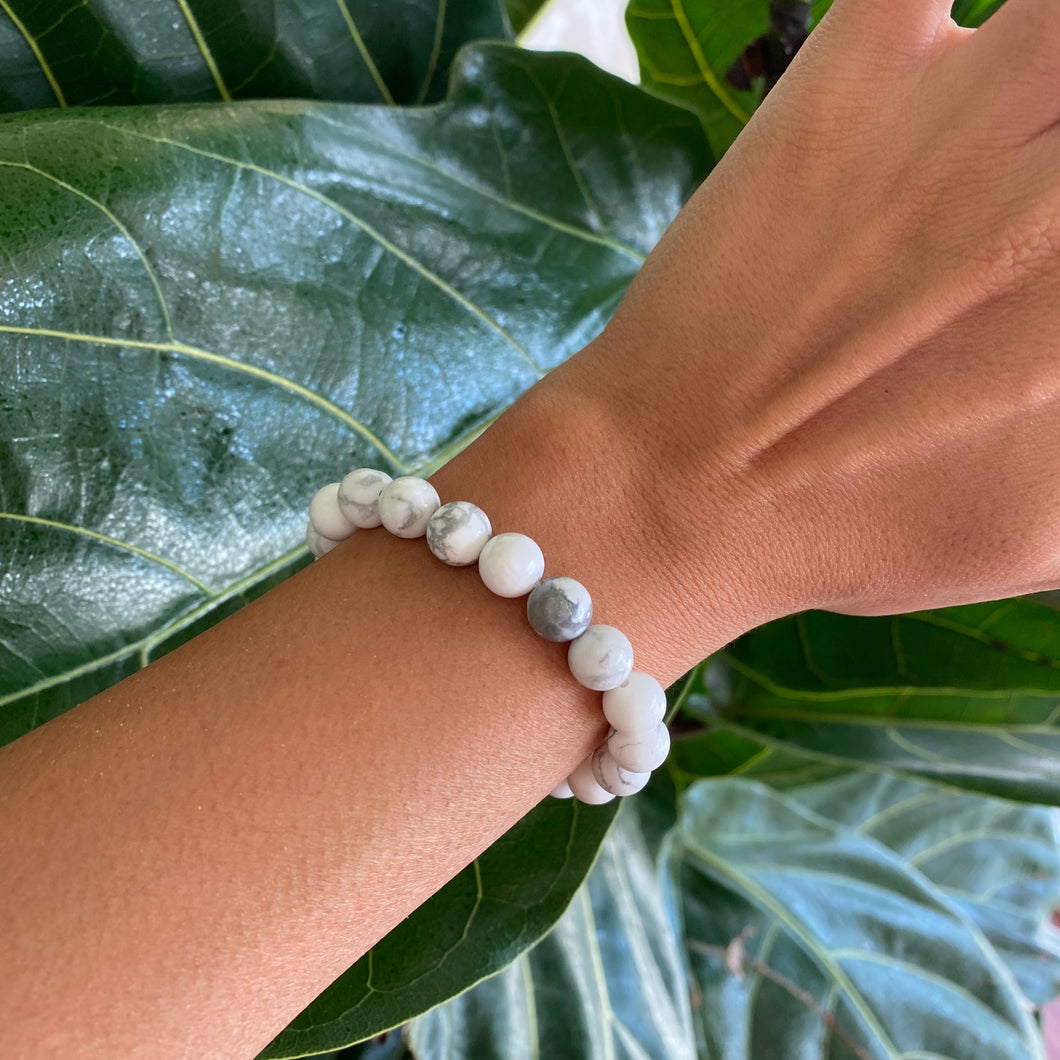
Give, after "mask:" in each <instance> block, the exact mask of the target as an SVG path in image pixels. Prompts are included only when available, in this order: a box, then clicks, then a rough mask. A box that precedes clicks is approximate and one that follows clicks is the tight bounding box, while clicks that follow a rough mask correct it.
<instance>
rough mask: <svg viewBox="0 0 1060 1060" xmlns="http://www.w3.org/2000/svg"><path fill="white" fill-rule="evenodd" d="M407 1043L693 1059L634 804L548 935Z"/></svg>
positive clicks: (676, 946)
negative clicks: (582, 885)
mask: <svg viewBox="0 0 1060 1060" xmlns="http://www.w3.org/2000/svg"><path fill="white" fill-rule="evenodd" d="M407 1038H408V1042H409V1045H410V1047H411V1050H412V1053H413V1055H415V1056H416V1057H417V1060H524V1058H525V1060H535V1058H537V1057H562V1058H563V1060H613V1058H615V1057H638V1058H641V1060H649V1058H650V1060H694V1058H695V1056H696V1051H695V1039H694V1035H693V1032H692V1020H691V1011H690V1003H689V997H688V992H687V987H686V982H685V972H684V967H683V960H682V954H681V947H680V942H679V939H678V937H677V933H676V930H675V925H674V923H673V922H672V920H671V919H670V917H669V914H668V911H667V908H666V905H665V902H664V899H663V894H662V891H661V889H660V887H659V881H658V877H657V873H656V869H655V862H654V859H653V858H652V857H651V856H650V854H649V852H648V849H647V846H646V844H645V841H644V838H643V836H642V834H641V830H640V826H639V823H638V814H637V807H636V806H635V804H634V802H626V803H625V804H624V805H623V807H622V812H621V813H620V814H619V815H618V819H617V821H616V824H615V827H614V829H612V831H611V832H610V834H609V835H608V837H607V839H606V840H605V841H604V845H603V846H602V847H601V849H600V857H599V860H598V861H597V863H596V866H595V867H594V869H593V871H592V872H591V873H590V875H589V878H588V880H587V881H586V884H585V886H584V887H582V889H581V890H580V891H579V892H578V894H577V896H576V897H575V899H574V901H573V902H572V904H571V906H570V908H569V909H568V910H567V912H566V913H565V914H564V915H563V918H562V919H561V920H560V921H559V923H558V924H557V925H556V926H555V927H554V928H553V929H552V931H551V932H550V933H549V934H548V935H547V936H546V937H545V938H544V939H543V940H542V941H541V942H539V943H538V944H537V945H536V946H535V947H534V948H533V949H532V950H529V951H528V952H526V953H524V954H523V955H522V956H521V957H520V958H519V959H518V960H517V961H516V962H515V963H514V964H512V965H510V966H509V967H508V968H507V969H506V970H505V971H504V972H502V973H501V974H500V975H496V976H494V977H493V978H492V979H487V980H486V981H485V982H482V983H480V984H479V985H478V986H476V987H474V988H473V989H472V990H469V991H468V992H467V993H465V994H461V995H460V997H458V998H454V999H453V1000H452V1001H449V1002H447V1003H446V1004H445V1005H442V1006H441V1007H439V1008H436V1009H434V1010H433V1011H432V1012H429V1013H427V1014H426V1015H424V1016H421V1017H420V1018H419V1019H417V1020H415V1021H414V1022H413V1023H412V1025H411V1026H410V1027H409V1029H408V1035H407Z"/></svg>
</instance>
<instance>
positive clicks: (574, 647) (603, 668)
mask: <svg viewBox="0 0 1060 1060" xmlns="http://www.w3.org/2000/svg"><path fill="white" fill-rule="evenodd" d="M567 664H568V665H569V666H570V672H571V673H572V674H574V677H575V680H576V681H577V682H578V683H579V684H581V685H584V686H585V687H586V688H591V689H593V690H594V691H596V692H606V691H607V690H608V689H610V688H617V687H618V686H619V685H620V684H622V682H623V681H625V679H626V678H627V677H629V675H630V673H631V672H632V670H633V645H632V644H630V642H629V638H628V637H627V636H626V635H625V633H623V632H622V631H621V630H618V629H615V627H614V626H602V625H598V626H590V627H589V628H588V629H587V630H586V631H585V632H584V633H583V634H582V635H581V636H580V637H578V638H576V639H575V640H572V641H571V642H570V648H568V649H567Z"/></svg>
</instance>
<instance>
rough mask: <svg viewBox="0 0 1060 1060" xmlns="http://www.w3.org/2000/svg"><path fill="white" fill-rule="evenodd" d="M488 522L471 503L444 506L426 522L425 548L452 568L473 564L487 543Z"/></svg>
mask: <svg viewBox="0 0 1060 1060" xmlns="http://www.w3.org/2000/svg"><path fill="white" fill-rule="evenodd" d="M492 533H493V527H492V526H490V521H489V518H488V517H487V516H486V513H485V512H484V511H483V510H482V509H481V508H479V507H476V506H475V505H474V504H472V503H471V502H470V501H450V502H449V503H448V504H443V505H442V506H441V507H440V508H439V509H438V510H437V511H436V512H435V513H434V514H433V515H432V516H431V517H430V519H428V520H427V547H428V548H429V549H430V550H431V551H432V552H433V553H434V554H435V555H436V556H437V557H438V558H439V559H440V560H441V561H442V562H443V563H448V564H449V565H450V566H451V567H466V566H467V565H468V564H470V563H474V562H475V561H476V560H477V559H478V556H479V553H480V552H481V551H482V546H483V545H485V544H486V542H487V541H489V539H490V534H492Z"/></svg>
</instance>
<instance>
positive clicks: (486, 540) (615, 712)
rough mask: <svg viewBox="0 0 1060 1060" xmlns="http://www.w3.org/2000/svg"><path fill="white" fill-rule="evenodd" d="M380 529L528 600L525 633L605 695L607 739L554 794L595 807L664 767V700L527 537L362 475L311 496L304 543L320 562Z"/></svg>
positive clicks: (415, 482)
mask: <svg viewBox="0 0 1060 1060" xmlns="http://www.w3.org/2000/svg"><path fill="white" fill-rule="evenodd" d="M379 525H382V526H385V527H386V529H387V530H389V531H390V532H391V533H392V534H394V535H395V536H396V537H405V538H415V537H423V536H424V535H426V537H427V546H428V547H429V548H430V550H431V551H432V552H433V553H434V554H435V556H437V557H438V559H440V560H441V561H442V562H443V563H448V564H449V565H450V566H453V567H466V566H470V565H471V564H472V563H476V562H477V563H478V571H479V575H480V576H481V577H482V580H483V582H485V584H486V587H487V588H488V589H490V590H491V591H492V592H494V593H496V594H497V596H505V597H509V598H514V597H519V596H527V594H529V596H528V598H527V601H526V615H527V618H528V619H529V620H530V625H531V626H533V627H534V629H535V630H536V631H537V632H538V633H539V634H540V635H541V636H542V637H544V638H545V640H551V641H555V642H558V643H563V642H566V641H569V642H570V647H569V648H568V649H567V662H568V665H569V666H570V670H571V673H572V674H573V675H574V677H575V678H576V679H577V681H578V683H579V684H582V685H584V686H585V687H586V688H591V689H593V690H594V691H597V692H603V694H604V696H603V700H604V716H605V717H606V718H607V720H608V722H609V723H610V725H611V730H610V732H609V733H608V735H607V739H606V740H605V741H604V742H603V743H602V744H601V745H600V746H599V747H597V748H596V750H595V751H594V752H593V753H592V754H591V755H589V756H588V758H586V759H585V760H584V761H583V762H582V763H581V764H580V765H579V766H578V767H577V768H576V769H575V770H574V772H573V773H571V775H570V776H569V777H567V779H566V780H565V781H562V782H561V783H560V784H559V785H558V786H557V787H556V788H554V789H553V791H552V795H554V796H555V797H556V798H559V799H569V798H570V797H571V796H575V797H577V798H578V799H580V800H581V801H582V802H585V803H589V804H591V805H598V804H601V803H605V802H610V801H611V799H613V798H614V797H615V796H616V795H633V794H635V793H636V792H638V791H640V790H641V788H643V787H644V785H645V784H647V783H648V779H649V778H650V777H651V771H652V770H653V769H656V768H658V767H659V766H661V765H662V764H663V762H665V761H666V756H667V754H669V751H670V733H669V731H668V730H667V728H666V723H665V721H664V720H663V719H664V718H665V716H666V693H665V691H664V690H663V687H662V685H660V684H659V682H658V681H656V680H655V678H654V677H651V676H650V675H649V674H646V673H641V672H640V671H637V670H634V669H633V647H632V645H631V644H630V643H629V640H628V639H627V637H626V636H625V634H624V633H622V632H620V631H619V630H617V629H615V627H614V626H604V625H595V626H594V625H590V622H591V621H592V615H593V602H592V598H591V597H590V596H589V592H588V590H587V589H586V588H585V586H584V585H582V584H581V582H577V581H575V580H574V579H573V578H564V577H554V578H544V577H543V575H544V573H545V557H544V554H543V553H542V551H541V548H540V547H539V546H538V544H537V542H535V541H533V540H531V539H530V538H529V537H527V536H526V535H525V534H513V533H506V534H494V533H493V527H492V526H491V525H490V521H489V519H488V518H487V516H486V513H485V512H484V511H482V509H481V508H478V507H476V506H475V505H474V504H471V503H469V502H468V501H450V502H449V503H448V504H442V503H441V501H440V499H439V497H438V493H437V491H436V490H435V488H434V487H433V486H432V485H431V484H430V483H429V482H428V481H427V480H426V479H423V478H415V477H413V476H411V475H406V476H403V477H401V478H395V479H392V478H391V477H390V476H389V475H388V474H386V472H384V471H375V470H373V469H372V468H367V467H362V468H358V469H357V470H356V471H351V472H350V473H349V474H348V475H347V476H346V477H345V478H344V479H343V480H342V481H341V482H332V483H329V484H328V485H327V486H322V487H321V488H320V489H319V490H317V492H316V494H315V495H314V497H313V500H312V501H311V502H310V505H309V525H308V527H307V528H306V544H307V545H308V546H309V550H310V552H312V553H313V555H314V556H316V557H317V558H318V559H319V558H320V557H321V556H323V555H325V553H328V552H330V551H331V550H332V549H333V548H334V547H335V546H336V545H337V544H338V543H339V542H340V541H344V540H345V539H346V538H348V537H350V535H352V534H353V533H354V532H355V531H356V530H357V529H358V528H362V529H368V528H371V527H375V526H379Z"/></svg>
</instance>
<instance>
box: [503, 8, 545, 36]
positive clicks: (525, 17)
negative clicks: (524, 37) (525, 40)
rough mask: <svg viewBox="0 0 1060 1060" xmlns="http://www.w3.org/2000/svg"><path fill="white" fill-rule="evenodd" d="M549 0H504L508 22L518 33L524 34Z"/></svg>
mask: <svg viewBox="0 0 1060 1060" xmlns="http://www.w3.org/2000/svg"><path fill="white" fill-rule="evenodd" d="M546 3H548V0H504V7H505V9H506V10H507V12H508V20H509V21H510V22H511V24H512V29H513V30H514V31H515V32H516V33H522V31H523V30H524V29H526V27H527V26H529V25H530V23H531V22H532V21H533V19H534V18H535V17H536V15H537V13H538V11H540V10H541V8H543V7H544V6H545V4H546Z"/></svg>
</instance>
